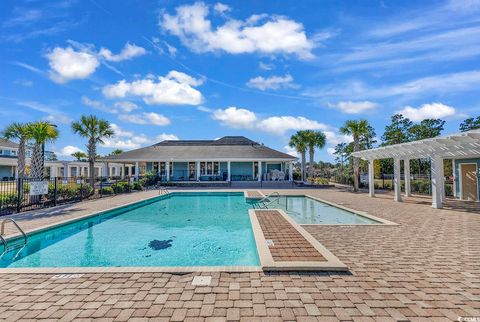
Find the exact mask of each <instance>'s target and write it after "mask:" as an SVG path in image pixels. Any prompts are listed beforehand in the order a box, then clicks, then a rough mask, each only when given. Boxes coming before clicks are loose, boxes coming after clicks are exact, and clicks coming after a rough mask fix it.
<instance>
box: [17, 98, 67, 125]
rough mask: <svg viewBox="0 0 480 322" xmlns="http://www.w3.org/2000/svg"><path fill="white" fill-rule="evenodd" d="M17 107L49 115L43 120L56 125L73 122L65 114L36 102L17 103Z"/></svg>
mask: <svg viewBox="0 0 480 322" xmlns="http://www.w3.org/2000/svg"><path fill="white" fill-rule="evenodd" d="M17 105H20V106H24V107H28V108H30V109H32V110H35V111H38V112H42V113H46V114H47V115H46V116H44V117H43V118H42V119H43V120H45V121H49V122H52V123H54V124H58V123H60V124H67V123H70V122H71V121H72V119H71V118H70V117H69V116H68V115H67V114H65V113H64V112H62V111H60V110H58V109H56V108H53V107H50V106H48V105H45V104H42V103H38V102H35V101H20V102H17Z"/></svg>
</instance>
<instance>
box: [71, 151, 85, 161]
mask: <svg viewBox="0 0 480 322" xmlns="http://www.w3.org/2000/svg"><path fill="white" fill-rule="evenodd" d="M70 155H71V156H72V157H74V158H75V159H76V160H77V161H82V160H84V159H86V158H87V155H86V154H85V153H84V152H82V151H77V152H74V153H72V154H70Z"/></svg>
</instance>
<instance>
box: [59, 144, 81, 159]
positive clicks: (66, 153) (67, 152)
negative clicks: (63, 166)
mask: <svg viewBox="0 0 480 322" xmlns="http://www.w3.org/2000/svg"><path fill="white" fill-rule="evenodd" d="M75 152H85V151H83V150H82V149H80V148H79V147H76V146H73V145H67V146H65V147H63V148H62V149H61V150H60V151H55V154H57V155H59V156H62V157H70V156H72V154H73V153H75Z"/></svg>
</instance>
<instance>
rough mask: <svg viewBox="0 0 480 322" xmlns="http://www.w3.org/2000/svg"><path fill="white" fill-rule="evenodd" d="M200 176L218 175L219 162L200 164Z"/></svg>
mask: <svg viewBox="0 0 480 322" xmlns="http://www.w3.org/2000/svg"><path fill="white" fill-rule="evenodd" d="M200 174H202V175H217V174H220V162H200Z"/></svg>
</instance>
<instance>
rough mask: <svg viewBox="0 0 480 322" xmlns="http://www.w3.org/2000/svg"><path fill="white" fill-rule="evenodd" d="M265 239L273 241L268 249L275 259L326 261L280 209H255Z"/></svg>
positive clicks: (286, 260)
mask: <svg viewBox="0 0 480 322" xmlns="http://www.w3.org/2000/svg"><path fill="white" fill-rule="evenodd" d="M255 214H256V215H257V218H258V222H259V223H260V227H261V228H262V231H263V235H264V236H265V239H267V240H268V239H270V240H271V241H273V245H270V246H269V247H268V249H269V250H270V253H271V254H272V257H273V259H274V260H275V261H285V262H293V261H305V262H309V261H325V258H324V257H323V256H322V255H321V254H320V253H319V252H318V251H317V250H316V249H315V247H313V246H312V244H310V242H308V240H306V239H305V237H303V236H302V234H300V233H299V232H298V231H297V230H296V229H295V228H294V227H293V226H292V225H291V224H290V223H289V222H288V221H287V220H286V219H285V218H284V217H283V216H282V215H281V214H280V213H279V212H278V211H275V210H271V211H265V210H262V211H255Z"/></svg>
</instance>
